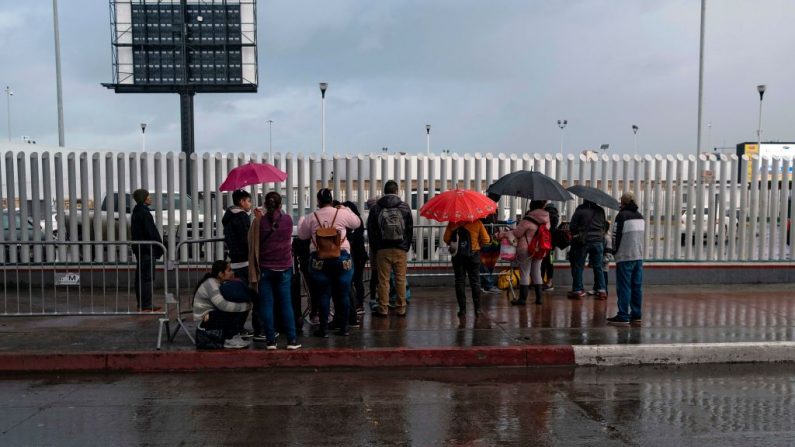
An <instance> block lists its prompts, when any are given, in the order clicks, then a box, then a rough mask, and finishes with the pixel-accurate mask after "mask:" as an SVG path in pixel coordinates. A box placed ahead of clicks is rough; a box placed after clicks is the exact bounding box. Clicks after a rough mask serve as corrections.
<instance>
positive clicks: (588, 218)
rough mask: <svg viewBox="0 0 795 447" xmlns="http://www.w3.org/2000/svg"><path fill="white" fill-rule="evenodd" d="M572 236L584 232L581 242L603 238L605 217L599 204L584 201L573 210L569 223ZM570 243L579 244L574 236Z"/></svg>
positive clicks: (596, 240) (602, 239)
mask: <svg viewBox="0 0 795 447" xmlns="http://www.w3.org/2000/svg"><path fill="white" fill-rule="evenodd" d="M569 229H570V230H571V234H572V236H575V235H577V234H581V233H584V235H585V240H584V241H583V242H585V243H589V242H600V243H603V242H604V240H605V230H606V229H607V219H606V218H605V210H604V208H602V207H601V206H599V205H597V204H595V203H593V202H588V201H585V202H583V204H582V205H580V206H578V207H577V209H576V210H574V214H573V215H572V216H571V223H570V224H569ZM572 244H578V245H579V244H580V241H578V240H577V238H576V237H575V238H574V240H572Z"/></svg>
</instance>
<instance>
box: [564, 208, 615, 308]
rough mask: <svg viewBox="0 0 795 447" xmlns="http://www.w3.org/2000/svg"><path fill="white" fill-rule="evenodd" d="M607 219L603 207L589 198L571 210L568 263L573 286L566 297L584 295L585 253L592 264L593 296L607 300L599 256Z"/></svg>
mask: <svg viewBox="0 0 795 447" xmlns="http://www.w3.org/2000/svg"><path fill="white" fill-rule="evenodd" d="M606 223H607V220H606V219H605V210H604V209H603V208H602V207H601V206H599V205H597V204H595V203H593V202H590V201H588V200H585V201H584V202H583V203H582V205H580V206H578V207H577V209H576V210H574V215H572V216H571V223H570V224H569V228H570V229H571V235H572V240H571V251H570V252H569V261H570V263H571V278H572V288H571V292H569V294H568V297H569V298H571V299H580V298H582V297H584V296H585V292H584V291H583V284H582V273H583V270H584V269H585V257H586V255H587V256H589V257H590V259H591V262H592V264H593V274H594V278H595V282H596V284H594V289H595V290H596V291H597V294H596V299H598V300H606V299H607V289H606V288H605V277H604V272H603V271H602V258H603V257H604V241H605V230H606V228H607V227H606Z"/></svg>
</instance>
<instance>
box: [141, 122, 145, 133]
mask: <svg viewBox="0 0 795 447" xmlns="http://www.w3.org/2000/svg"><path fill="white" fill-rule="evenodd" d="M141 132H146V123H141Z"/></svg>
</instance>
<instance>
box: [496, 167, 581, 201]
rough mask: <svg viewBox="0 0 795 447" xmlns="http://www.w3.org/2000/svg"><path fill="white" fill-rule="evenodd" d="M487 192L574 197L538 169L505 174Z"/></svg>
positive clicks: (556, 198) (542, 197)
mask: <svg viewBox="0 0 795 447" xmlns="http://www.w3.org/2000/svg"><path fill="white" fill-rule="evenodd" d="M486 192H487V193H490V194H500V195H503V196H516V197H524V198H526V199H531V200H554V201H565V200H572V199H574V197H572V196H571V194H569V193H568V191H566V190H565V189H564V188H563V186H562V185H561V184H560V183H558V182H556V181H555V179H553V178H551V177H548V176H546V175H544V174H542V173H540V172H538V171H517V172H512V173H510V174H507V175H504V176H502V177H500V179H499V180H497V181H496V182H494V183H493V184H492V185H491V186H489V189H488V190H487V191H486Z"/></svg>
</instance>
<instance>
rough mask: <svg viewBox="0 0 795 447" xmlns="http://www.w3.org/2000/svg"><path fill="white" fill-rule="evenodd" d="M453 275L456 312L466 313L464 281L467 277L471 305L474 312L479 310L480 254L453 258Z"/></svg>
mask: <svg viewBox="0 0 795 447" xmlns="http://www.w3.org/2000/svg"><path fill="white" fill-rule="evenodd" d="M453 273H455V298H456V300H458V311H459V312H461V313H464V312H466V308H467V304H466V299H467V297H466V279H467V276H469V287H470V288H471V289H472V304H473V305H474V307H475V311H476V312H477V311H478V310H480V253H472V255H471V256H466V257H464V256H454V257H453Z"/></svg>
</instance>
